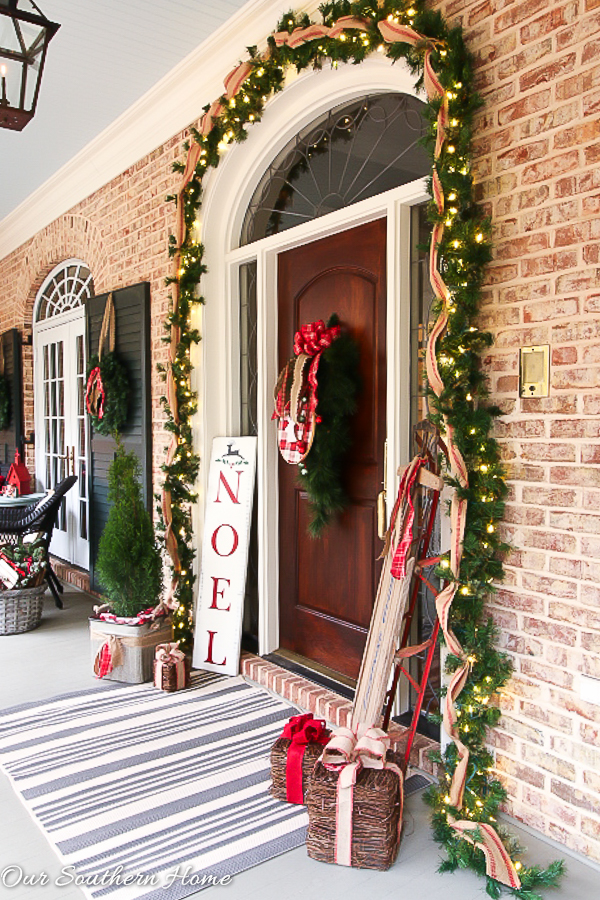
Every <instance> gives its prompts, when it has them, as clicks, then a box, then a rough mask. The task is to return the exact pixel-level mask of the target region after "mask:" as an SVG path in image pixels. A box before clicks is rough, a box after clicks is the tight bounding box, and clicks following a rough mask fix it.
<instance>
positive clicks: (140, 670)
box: [89, 618, 173, 684]
mask: <svg viewBox="0 0 600 900" xmlns="http://www.w3.org/2000/svg"><path fill="white" fill-rule="evenodd" d="M89 621H90V641H91V645H92V666H93V665H94V660H95V659H96V654H97V653H98V650H99V649H100V647H101V646H102V645H103V644H105V643H106V641H107V640H108V638H109V637H110V636H111V635H114V637H116V638H117V640H118V641H119V643H120V650H121V661H120V664H119V665H118V666H114V668H113V669H112V671H110V672H108V673H107V674H106V675H105V676H104V678H107V679H108V680H109V681H124V682H127V683H128V684H143V683H144V682H145V681H152V679H153V674H154V651H155V649H156V647H157V645H158V644H165V643H168V642H169V641H172V640H173V623H172V621H171V619H170V618H166V619H164V618H162V619H158V620H157V622H147V623H145V624H144V625H117V624H116V623H115V622H103V621H101V620H100V619H90V620H89Z"/></svg>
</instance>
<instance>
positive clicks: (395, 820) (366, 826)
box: [306, 750, 402, 870]
mask: <svg viewBox="0 0 600 900" xmlns="http://www.w3.org/2000/svg"><path fill="white" fill-rule="evenodd" d="M387 761H388V762H393V763H396V765H397V766H398V767H399V768H400V766H401V764H402V757H401V756H400V755H399V754H397V753H393V752H391V751H389V750H388V753H387ZM337 781H338V773H337V772H331V771H329V770H328V769H326V768H325V766H324V765H323V764H322V763H320V762H318V763H317V764H316V766H315V768H314V771H313V774H312V778H311V782H310V787H309V790H308V793H307V797H306V804H307V806H308V819H309V823H308V833H307V835H306V849H307V851H308V855H309V856H310V857H311V858H312V859H318V860H319V861H320V862H327V863H334V862H335V837H336V835H335V832H336V811H337V802H336V801H337ZM401 826H402V782H401V780H400V779H399V778H398V775H397V773H396V772H394V771H393V770H390V769H366V768H365V769H362V770H361V771H360V772H359V773H358V776H357V779H356V784H355V786H354V796H353V806H352V857H351V859H352V865H353V866H354V867H356V868H358V869H379V870H384V869H389V867H390V866H391V865H392V863H393V862H394V860H395V859H396V856H397V854H398V848H399V846H400V830H401Z"/></svg>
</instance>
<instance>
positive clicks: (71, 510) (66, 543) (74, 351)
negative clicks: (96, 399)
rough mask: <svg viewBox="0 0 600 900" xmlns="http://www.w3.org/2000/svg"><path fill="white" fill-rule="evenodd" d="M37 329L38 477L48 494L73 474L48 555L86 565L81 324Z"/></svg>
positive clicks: (74, 320)
mask: <svg viewBox="0 0 600 900" xmlns="http://www.w3.org/2000/svg"><path fill="white" fill-rule="evenodd" d="M51 321H52V327H48V328H39V329H36V334H35V407H36V475H37V478H38V481H40V482H41V484H42V487H44V488H45V489H46V490H47V489H49V488H53V487H55V486H56V485H57V484H59V483H60V482H61V481H62V480H63V478H66V477H67V476H68V475H71V474H75V475H77V476H78V480H77V483H76V484H75V485H74V486H73V487H72V488H71V490H70V491H69V492H68V493H67V494H66V495H65V499H64V501H63V503H62V506H61V509H60V511H59V514H58V518H57V522H56V526H55V528H54V534H53V537H52V543H51V545H50V551H51V552H52V553H53V554H54V555H55V556H58V557H60V558H61V559H64V560H66V561H67V562H70V563H74V564H75V565H77V566H81V568H84V569H87V568H88V565H89V543H88V527H87V526H88V502H87V465H86V459H87V429H86V421H85V407H84V398H85V318H84V316H83V309H82V310H81V314H80V315H78V316H77V317H76V318H73V316H72V315H71V314H68V315H67V321H63V322H60V323H57V322H56V319H53V320H51Z"/></svg>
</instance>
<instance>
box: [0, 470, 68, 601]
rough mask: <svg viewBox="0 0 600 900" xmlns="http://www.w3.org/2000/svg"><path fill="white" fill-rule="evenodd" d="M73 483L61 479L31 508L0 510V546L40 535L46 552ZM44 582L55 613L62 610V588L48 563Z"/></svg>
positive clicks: (6, 508)
mask: <svg viewBox="0 0 600 900" xmlns="http://www.w3.org/2000/svg"><path fill="white" fill-rule="evenodd" d="M76 481H77V476H76V475H69V477H68V478H64V479H63V480H62V481H61V482H60V484H59V485H57V486H56V489H55V491H54V493H53V494H50V496H49V497H48V499H47V500H43V501H42V502H41V503H39V504H38V505H37V506H34V507H31V506H25V507H23V506H0V543H11V544H16V543H17V541H18V540H19V538H21V537H23V536H24V535H26V534H35V533H36V532H43V533H44V534H45V536H46V537H45V541H46V549H47V550H48V549H49V547H50V541H51V540H52V532H53V530H54V526H55V525H56V519H57V516H58V510H59V508H60V504H61V503H62V499H63V497H64V496H65V494H66V493H67V491H70V490H71V488H72V487H73V485H74V484H75V482H76ZM46 581H47V582H48V587H49V588H50V590H51V592H52V596H53V597H54V602H55V603H56V605H57V606H58V608H59V609H62V605H63V604H62V600H61V599H60V595H61V594H62V592H63V586H62V584H61V583H60V581H59V580H58V578H57V577H56V573H55V572H54V570H53V568H52V566H51V565H50V562H49V561H48V568H47V569H46Z"/></svg>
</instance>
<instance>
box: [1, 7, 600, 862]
mask: <svg viewBox="0 0 600 900" xmlns="http://www.w3.org/2000/svg"><path fill="white" fill-rule="evenodd" d="M432 3H433V5H435V6H436V7H438V8H440V9H441V10H443V11H444V13H445V14H446V16H447V17H448V18H449V19H450V20H451V21H456V22H458V21H460V22H462V24H463V25H464V28H465V31H466V34H467V39H468V43H469V45H470V47H471V49H472V51H473V53H474V54H475V56H476V60H477V79H478V84H479V88H480V90H481V92H482V94H483V95H484V97H485V100H486V106H485V107H484V109H483V110H482V111H481V113H480V115H479V118H478V122H477V129H476V140H475V146H476V169H475V173H476V177H477V179H478V182H479V188H478V189H479V194H480V199H481V201H482V202H483V203H484V204H485V206H486V208H487V209H488V211H489V212H490V214H491V215H492V216H493V219H494V234H495V258H494V262H493V264H492V266H491V268H490V272H489V278H488V288H487V291H486V295H485V301H484V308H483V312H482V316H481V323H482V325H483V326H485V327H487V328H489V329H490V330H491V331H492V332H494V334H495V336H496V344H495V346H494V348H493V350H491V351H490V352H489V354H488V356H487V358H486V361H485V364H486V367H487V370H488V372H489V374H490V378H491V384H492V389H493V396H494V399H495V400H497V401H498V402H499V403H500V404H501V405H502V407H503V409H504V411H505V415H504V417H503V419H502V420H501V421H500V422H499V423H498V427H497V434H498V437H499V439H500V440H501V442H502V447H503V453H504V458H505V460H506V465H507V468H508V473H509V479H510V490H511V494H510V500H509V504H508V508H507V517H506V523H505V526H504V532H505V535H506V537H507V538H508V539H509V540H510V541H511V542H512V544H513V546H514V547H515V551H514V552H513V553H512V554H511V556H510V559H509V561H508V565H507V577H506V581H505V583H504V585H503V586H502V588H501V589H500V590H499V591H498V593H497V595H496V596H495V598H494V601H493V603H491V604H490V610H491V612H492V613H493V615H494V617H495V619H496V621H497V623H498V625H499V626H500V628H501V633H502V636H501V643H502V646H503V647H504V648H505V649H506V650H507V652H509V653H510V654H511V656H512V657H513V659H514V663H515V676H514V678H513V680H512V682H511V684H510V686H509V688H508V689H507V690H506V692H505V693H504V694H503V696H502V697H501V698H500V703H501V705H502V709H503V718H502V721H501V725H500V727H499V728H498V729H497V730H495V731H494V733H493V734H491V735H490V744H491V745H492V746H493V747H494V748H495V752H496V759H497V769H498V771H499V772H500V773H501V775H502V777H503V779H504V781H505V783H506V785H507V788H508V791H509V800H508V802H507V807H506V808H507V810H508V811H509V812H510V813H511V814H513V815H514V816H516V817H517V818H519V819H521V820H522V821H524V822H526V823H527V824H529V825H531V826H533V827H534V828H536V829H538V830H540V831H542V832H545V833H546V834H549V835H550V836H551V837H553V838H555V839H557V840H558V841H561V842H563V843H565V844H566V845H567V846H569V847H571V848H573V849H575V850H578V851H580V852H582V853H585V854H587V855H589V856H590V857H591V858H593V859H595V860H600V749H599V744H600V741H599V737H600V707H596V706H591V705H589V704H586V703H583V702H582V701H581V700H580V699H579V688H580V685H579V679H580V673H582V672H583V673H587V674H589V675H592V676H595V677H600V662H599V659H598V657H599V651H600V561H598V560H599V557H600V466H599V463H600V444H598V437H599V435H600V371H599V368H598V362H599V361H600V317H599V312H600V265H599V262H600V225H599V222H600V218H598V213H599V212H600V170H598V169H597V162H598V159H599V158H600V125H599V119H600V0H568V2H560V0H446V2H443V0H432ZM181 140H182V136H181V135H177V136H176V137H174V138H173V139H172V140H171V141H169V142H168V143H167V144H166V145H164V146H163V147H160V148H159V149H158V150H156V151H155V152H154V153H152V154H151V155H150V156H149V157H147V158H146V159H144V160H142V161H141V162H140V163H138V164H136V165H135V166H133V167H131V168H130V169H128V170H127V171H126V172H125V173H123V175H121V176H120V177H118V178H116V179H115V180H114V181H112V182H111V183H110V184H108V185H107V186H106V187H105V188H103V189H102V190H100V191H98V192H96V193H95V194H94V195H92V196H91V197H90V198H89V199H87V200H86V201H84V202H83V203H81V204H79V205H78V206H77V207H76V208H75V209H74V210H72V211H71V212H70V213H69V214H68V215H66V216H63V217H62V218H61V219H59V220H58V221H57V222H55V223H53V224H52V225H51V226H49V227H48V228H46V229H44V230H43V231H42V232H40V233H39V234H38V235H37V236H36V237H35V238H34V239H33V240H31V241H29V242H28V243H27V244H26V245H24V246H23V247H22V248H20V249H19V250H18V251H16V252H15V253H13V254H12V255H11V256H10V257H8V258H7V259H5V260H4V261H2V262H0V328H2V330H4V329H5V328H8V327H11V326H13V325H17V326H18V327H23V329H24V331H25V333H26V334H27V333H28V331H29V330H30V327H31V315H32V309H33V300H34V297H35V293H36V290H37V289H38V287H39V285H40V284H41V281H42V280H43V278H44V277H45V275H46V274H47V273H48V272H49V271H50V269H51V268H52V267H53V266H54V265H55V264H57V263H58V262H61V261H62V260H63V259H65V258H66V257H69V256H78V257H80V258H82V259H84V260H85V261H86V262H87V263H88V264H89V265H90V267H91V269H92V272H93V274H94V277H95V282H96V289H97V291H98V292H100V291H106V290H109V289H111V288H118V287H121V286H124V285H126V284H131V283H134V282H136V281H142V280H147V281H149V282H150V284H151V292H152V303H153V314H152V344H153V369H152V371H153V378H154V379H155V381H154V384H153V397H154V400H153V403H154V407H153V418H154V435H155V442H154V467H155V473H156V471H157V468H158V466H159V465H160V463H161V462H162V459H163V450H164V446H165V443H166V441H165V433H164V431H163V419H162V415H161V411H160V407H159V401H158V398H159V396H160V393H161V385H160V382H159V381H158V379H157V376H156V374H155V367H154V363H156V362H157V361H158V360H159V359H160V358H161V356H162V355H163V354H164V348H163V345H162V343H161V340H160V339H161V336H162V333H163V326H162V320H163V317H164V314H165V312H166V311H167V306H168V291H167V289H166V288H165V287H164V283H163V279H164V277H165V275H166V274H168V260H167V257H166V252H165V248H166V241H167V235H168V232H169V230H170V227H171V223H172V218H173V208H172V206H171V205H165V204H164V202H163V198H164V196H165V194H167V193H169V192H171V191H172V190H173V187H174V185H175V183H176V180H175V179H174V176H173V175H172V173H171V162H172V161H173V159H174V158H175V157H176V156H177V155H178V154H179V151H180V146H181ZM538 343H539V344H544V343H549V344H550V345H551V347H552V386H551V395H550V397H549V398H547V399H528V400H519V399H518V396H517V394H518V392H517V388H518V348H519V347H520V346H522V345H530V344H538ZM25 376H26V384H27V385H28V389H27V393H26V429H27V430H30V429H32V428H33V420H32V412H33V404H32V392H31V353H30V350H29V349H26V354H25Z"/></svg>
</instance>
